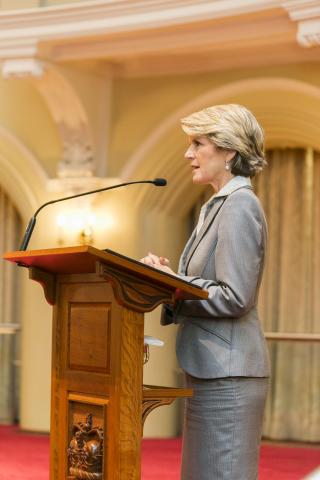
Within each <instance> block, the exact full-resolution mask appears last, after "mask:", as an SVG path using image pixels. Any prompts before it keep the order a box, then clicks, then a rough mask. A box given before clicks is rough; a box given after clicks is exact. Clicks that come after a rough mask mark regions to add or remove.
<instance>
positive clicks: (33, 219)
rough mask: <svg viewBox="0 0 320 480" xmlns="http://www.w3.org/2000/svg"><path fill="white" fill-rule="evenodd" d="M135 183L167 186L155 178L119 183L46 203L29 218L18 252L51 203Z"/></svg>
mask: <svg viewBox="0 0 320 480" xmlns="http://www.w3.org/2000/svg"><path fill="white" fill-rule="evenodd" d="M137 183H152V184H153V185H155V186H156V187H165V186H166V185H167V180H166V179H165V178H155V179H154V180H137V181H135V182H126V183H119V184H118V185H112V186H111V187H104V188H98V189H97V190H90V192H84V193H77V194H76V195H70V196H69V197H63V198H57V199H56V200H51V201H50V202H46V203H44V204H43V205H41V207H39V208H38V210H37V211H36V212H35V213H34V215H33V216H32V217H31V219H30V221H29V223H28V226H27V229H26V233H25V234H24V237H23V240H22V242H21V245H20V248H19V251H24V250H26V249H27V246H28V243H29V241H30V238H31V235H32V232H33V229H34V227H35V224H36V217H37V215H38V213H39V212H40V211H41V210H42V209H43V208H44V207H46V206H47V205H51V204H52V203H57V202H63V201H64V200H70V199H71V198H77V197H83V196H84V195H91V194H92V193H99V192H104V191H106V190H112V189H113V188H119V187H125V186H126V185H134V184H137Z"/></svg>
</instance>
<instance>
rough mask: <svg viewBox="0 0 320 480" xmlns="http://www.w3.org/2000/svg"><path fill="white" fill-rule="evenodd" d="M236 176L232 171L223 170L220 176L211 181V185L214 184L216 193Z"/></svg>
mask: <svg viewBox="0 0 320 480" xmlns="http://www.w3.org/2000/svg"><path fill="white" fill-rule="evenodd" d="M234 177H235V176H234V175H233V174H232V173H231V172H228V171H227V170H226V171H225V172H223V174H222V175H221V176H219V178H218V177H217V178H215V179H214V180H213V181H212V182H210V185H211V186H212V188H213V190H214V193H218V192H219V191H220V190H221V188H223V187H224V186H225V185H226V184H227V183H228V182H230V180H232V179H233V178H234Z"/></svg>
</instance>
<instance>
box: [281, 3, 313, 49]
mask: <svg viewBox="0 0 320 480" xmlns="http://www.w3.org/2000/svg"><path fill="white" fill-rule="evenodd" d="M282 6H283V8H285V9H286V10H287V12H288V13H289V16H290V18H291V20H293V21H296V22H298V30H297V42H298V43H299V45H301V46H302V47H313V46H315V45H320V2H319V0H289V1H287V2H283V4H282Z"/></svg>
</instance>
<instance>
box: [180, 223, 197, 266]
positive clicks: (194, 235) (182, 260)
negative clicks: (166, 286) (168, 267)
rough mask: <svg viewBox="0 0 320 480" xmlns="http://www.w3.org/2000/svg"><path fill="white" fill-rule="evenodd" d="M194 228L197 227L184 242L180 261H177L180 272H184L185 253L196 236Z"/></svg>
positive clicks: (186, 253)
mask: <svg viewBox="0 0 320 480" xmlns="http://www.w3.org/2000/svg"><path fill="white" fill-rule="evenodd" d="M196 230H197V227H196V228H195V229H194V230H193V232H192V234H191V236H190V238H189V240H188V241H187V243H186V246H185V247H184V249H183V252H182V254H181V257H180V262H179V269H178V270H179V273H181V274H184V272H185V265H186V258H187V255H188V252H189V250H190V248H191V246H192V244H193V242H194V240H195V238H196Z"/></svg>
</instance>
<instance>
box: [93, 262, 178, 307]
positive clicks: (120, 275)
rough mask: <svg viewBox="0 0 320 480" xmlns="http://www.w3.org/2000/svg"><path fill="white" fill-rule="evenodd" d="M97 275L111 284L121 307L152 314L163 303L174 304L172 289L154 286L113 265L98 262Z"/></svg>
mask: <svg viewBox="0 0 320 480" xmlns="http://www.w3.org/2000/svg"><path fill="white" fill-rule="evenodd" d="M97 273H98V275H100V276H101V277H103V278H105V279H106V280H108V281H110V282H111V284H112V286H113V290H114V295H115V297H116V299H117V300H118V302H119V303H120V304H121V305H124V306H125V307H127V308H130V309H132V310H135V311H137V312H150V311H151V310H153V309H154V308H156V307H157V306H158V305H160V304H161V303H174V300H175V298H174V292H173V291H172V289H170V288H166V287H164V286H160V285H154V284H152V283H151V282H150V281H147V280H144V279H142V278H139V277H137V276H133V275H132V274H130V273H126V272H125V271H123V270H119V269H117V268H116V267H113V266H111V265H104V264H102V263H99V262H98V263H97Z"/></svg>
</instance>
